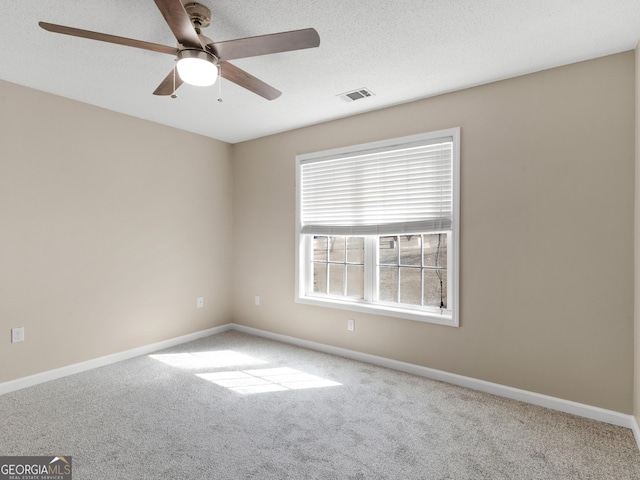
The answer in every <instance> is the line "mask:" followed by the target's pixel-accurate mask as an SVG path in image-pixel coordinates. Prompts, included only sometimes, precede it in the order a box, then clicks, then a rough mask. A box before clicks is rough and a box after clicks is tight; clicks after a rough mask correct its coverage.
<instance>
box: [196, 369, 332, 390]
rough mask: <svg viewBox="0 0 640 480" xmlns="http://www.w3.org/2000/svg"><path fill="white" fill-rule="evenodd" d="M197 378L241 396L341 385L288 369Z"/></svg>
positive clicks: (261, 370) (232, 372) (256, 370)
mask: <svg viewBox="0 0 640 480" xmlns="http://www.w3.org/2000/svg"><path fill="white" fill-rule="evenodd" d="M197 376H198V377H200V378H202V379H204V380H208V381H210V382H212V383H215V384H216V385H219V386H221V387H225V388H228V389H229V390H231V391H234V392H236V393H241V394H243V395H246V394H253V393H267V392H281V391H286V390H300V389H304V388H324V387H336V386H339V385H342V384H341V383H338V382H334V381H332V380H327V379H325V378H321V377H317V376H315V375H311V374H309V373H304V372H301V371H300V370H296V369H294V368H289V367H278V368H262V369H251V370H242V371H240V370H236V371H231V372H214V373H201V374H198V375H197Z"/></svg>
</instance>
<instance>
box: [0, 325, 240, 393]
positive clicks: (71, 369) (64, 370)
mask: <svg viewBox="0 0 640 480" xmlns="http://www.w3.org/2000/svg"><path fill="white" fill-rule="evenodd" d="M231 328H232V324H226V325H222V326H220V327H214V328H209V329H207V330H201V331H199V332H195V333H190V334H188V335H183V336H180V337H176V338H170V339H169V340H164V341H162V342H157V343H152V344H151V345H144V346H142V347H137V348H132V349H131V350H125V351H124V352H118V353H113V354H111V355H105V356H104V357H98V358H93V359H91V360H87V361H85V362H80V363H75V364H73V365H67V366H66V367H61V368H56V369H55V370H48V371H46V372H42V373H37V374H35V375H30V376H28V377H22V378H18V379H16V380H10V381H8V382H4V383H0V395H3V394H5V393H9V392H13V391H15V390H20V389H22V388H27V387H31V386H33V385H37V384H39V383H44V382H48V381H51V380H56V379H58V378H62V377H66V376H69V375H73V374H76V373H80V372H86V371H87V370H91V369H93V368H98V367H103V366H105V365H110V364H112V363H116V362H121V361H122V360H128V359H129V358H134V357H138V356H140V355H146V354H148V353H152V352H155V351H158V350H162V349H165V348H169V347H174V346H176V345H180V344H183V343H187V342H191V341H193V340H197V339H199V338H204V337H208V336H211V335H215V334H217V333H222V332H226V331H227V330H230V329H231Z"/></svg>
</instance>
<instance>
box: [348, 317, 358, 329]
mask: <svg viewBox="0 0 640 480" xmlns="http://www.w3.org/2000/svg"><path fill="white" fill-rule="evenodd" d="M355 329H356V321H355V320H354V319H353V318H349V319H347V330H349V331H350V332H353V331H354V330H355Z"/></svg>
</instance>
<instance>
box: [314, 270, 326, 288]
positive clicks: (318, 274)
mask: <svg viewBox="0 0 640 480" xmlns="http://www.w3.org/2000/svg"><path fill="white" fill-rule="evenodd" d="M313 291H314V293H327V264H326V263H313Z"/></svg>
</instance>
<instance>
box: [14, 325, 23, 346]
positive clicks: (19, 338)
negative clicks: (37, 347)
mask: <svg viewBox="0 0 640 480" xmlns="http://www.w3.org/2000/svg"><path fill="white" fill-rule="evenodd" d="M17 342H24V327H18V328H12V329H11V343H17Z"/></svg>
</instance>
